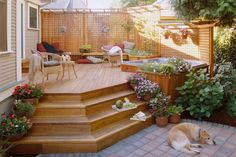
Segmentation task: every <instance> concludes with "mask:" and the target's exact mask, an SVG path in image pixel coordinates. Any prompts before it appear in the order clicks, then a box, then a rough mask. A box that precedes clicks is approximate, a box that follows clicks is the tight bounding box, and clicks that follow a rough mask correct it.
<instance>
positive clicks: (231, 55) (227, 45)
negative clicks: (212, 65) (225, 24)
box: [214, 28, 236, 68]
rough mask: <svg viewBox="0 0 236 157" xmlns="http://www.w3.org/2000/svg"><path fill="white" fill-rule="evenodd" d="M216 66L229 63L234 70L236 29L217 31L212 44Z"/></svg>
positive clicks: (235, 62)
mask: <svg viewBox="0 0 236 157" xmlns="http://www.w3.org/2000/svg"><path fill="white" fill-rule="evenodd" d="M214 51H215V61H216V63H217V64H221V63H224V62H231V63H232V65H233V67H234V68H236V55H235V54H236V28H224V29H219V31H218V33H217V35H216V38H215V44H214Z"/></svg>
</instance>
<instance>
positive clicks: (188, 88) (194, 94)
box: [176, 69, 224, 119]
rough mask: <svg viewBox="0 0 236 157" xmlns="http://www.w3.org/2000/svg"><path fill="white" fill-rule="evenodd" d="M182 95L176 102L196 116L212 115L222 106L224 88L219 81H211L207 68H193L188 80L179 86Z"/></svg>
mask: <svg viewBox="0 0 236 157" xmlns="http://www.w3.org/2000/svg"><path fill="white" fill-rule="evenodd" d="M177 90H178V91H179V93H180V97H179V98H178V99H177V100H176V104H178V105H181V106H183V108H184V109H186V110H187V111H189V113H190V115H192V116H193V117H194V118H198V119H201V118H203V117H210V116H211V114H212V112H213V110H214V109H216V108H218V107H220V106H221V101H222V100H223V95H224V90H223V86H222V85H221V84H220V83H219V82H213V81H210V79H209V77H208V75H207V74H206V72H205V70H203V69H201V70H192V71H191V72H190V73H189V74H187V80H186V81H185V82H184V85H183V86H182V87H178V88H177Z"/></svg>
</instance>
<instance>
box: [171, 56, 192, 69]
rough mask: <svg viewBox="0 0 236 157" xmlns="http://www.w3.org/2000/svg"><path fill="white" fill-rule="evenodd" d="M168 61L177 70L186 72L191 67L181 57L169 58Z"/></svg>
mask: <svg viewBox="0 0 236 157" xmlns="http://www.w3.org/2000/svg"><path fill="white" fill-rule="evenodd" d="M168 63H170V64H173V65H174V66H175V67H176V69H177V71H178V72H187V71H189V70H190V69H191V64H190V63H188V62H186V61H185V60H184V59H183V58H170V59H169V60H168Z"/></svg>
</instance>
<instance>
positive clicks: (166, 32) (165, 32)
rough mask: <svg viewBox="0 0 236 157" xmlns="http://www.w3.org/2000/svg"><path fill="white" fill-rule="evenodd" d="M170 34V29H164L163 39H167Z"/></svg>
mask: <svg viewBox="0 0 236 157" xmlns="http://www.w3.org/2000/svg"><path fill="white" fill-rule="evenodd" d="M171 34H172V32H171V31H170V30H165V31H164V33H163V35H164V37H165V39H168V38H169V37H170V35H171Z"/></svg>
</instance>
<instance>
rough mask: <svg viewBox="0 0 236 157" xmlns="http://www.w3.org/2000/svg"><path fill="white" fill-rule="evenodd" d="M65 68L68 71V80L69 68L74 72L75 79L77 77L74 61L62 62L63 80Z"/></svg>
mask: <svg viewBox="0 0 236 157" xmlns="http://www.w3.org/2000/svg"><path fill="white" fill-rule="evenodd" d="M66 66H67V70H68V76H69V79H70V68H72V69H73V71H74V74H75V77H76V78H78V77H77V74H76V72H75V62H74V61H64V62H62V67H63V75H62V78H64V73H65V68H66Z"/></svg>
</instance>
